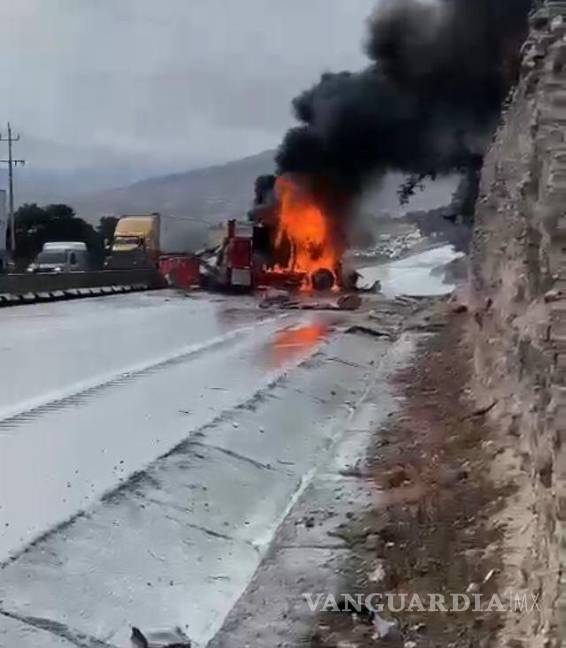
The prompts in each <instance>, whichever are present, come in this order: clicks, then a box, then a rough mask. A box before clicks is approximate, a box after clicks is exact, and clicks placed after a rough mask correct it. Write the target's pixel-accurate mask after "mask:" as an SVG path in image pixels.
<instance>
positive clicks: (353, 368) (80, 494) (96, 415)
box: [0, 270, 426, 648]
mask: <svg viewBox="0 0 566 648" xmlns="http://www.w3.org/2000/svg"><path fill="white" fill-rule="evenodd" d="M419 271H420V270H419ZM425 283H426V282H425ZM1 315H2V316H1V318H0V373H1V378H2V383H1V384H2V385H3V389H2V391H1V393H0V562H1V563H3V564H2V565H1V566H0V569H1V575H0V646H4V645H6V646H8V645H10V646H11V645H18V646H21V648H28V646H29V648H31V647H32V646H33V647H34V648H35V646H37V645H42V646H43V645H45V646H48V647H51V646H57V648H69V647H72V646H86V647H87V648H89V647H90V646H96V647H97V648H102V647H104V646H126V645H127V634H128V628H129V626H130V624H132V623H135V624H142V625H144V626H145V627H158V628H168V629H171V628H174V627H177V626H178V627H180V628H182V629H185V630H186V631H187V633H188V634H190V636H191V638H192V639H193V640H194V641H195V643H196V645H197V646H204V645H206V644H207V642H208V641H209V640H211V639H212V637H213V636H214V635H215V633H216V632H217V631H218V629H219V628H220V626H221V625H222V622H223V620H224V618H225V617H226V615H227V614H229V612H230V610H231V609H232V608H233V607H234V605H235V603H236V601H237V600H238V598H239V597H240V595H241V594H242V592H243V591H244V589H245V588H246V586H247V584H248V583H249V581H250V579H251V578H252V576H253V574H254V573H255V571H256V569H257V567H258V565H259V564H260V563H261V560H262V558H263V557H264V555H265V552H266V550H267V548H268V547H269V544H270V542H271V541H272V539H273V537H274V534H275V532H276V530H277V529H278V527H279V525H280V524H281V522H282V521H283V520H284V519H285V518H286V516H287V514H288V512H289V511H290V509H291V507H292V506H293V505H294V504H295V503H296V502H297V501H298V500H299V498H300V497H301V494H302V493H303V492H304V491H305V489H306V488H307V487H308V486H309V484H310V483H311V481H312V480H313V478H314V477H315V475H316V474H317V471H318V470H319V469H320V467H321V466H323V465H325V463H326V462H327V461H328V460H329V457H330V456H331V454H332V452H333V448H335V445H336V443H337V442H338V441H340V439H342V438H343V436H344V432H345V430H346V429H348V428H352V429H358V428H360V426H361V425H362V424H361V423H360V421H361V420H362V419H363V420H364V423H363V426H364V427H365V428H367V429H368V430H369V429H374V426H375V425H376V424H377V422H378V420H380V419H381V418H383V417H384V416H386V414H387V412H388V411H391V407H392V406H391V396H390V395H389V393H388V390H387V388H386V382H385V380H386V370H385V367H386V366H387V365H388V364H389V362H390V356H391V353H392V345H391V343H390V342H389V341H387V340H373V339H372V341H371V343H370V344H368V340H367V339H365V338H364V337H361V336H354V335H344V334H342V333H341V331H340V321H339V320H336V319H334V318H335V316H333V315H330V314H326V315H325V314H309V313H297V312H296V313H292V314H291V313H287V314H282V315H279V314H273V313H271V314H266V313H264V312H261V311H258V309H257V307H256V305H255V304H254V303H253V302H252V301H251V300H248V299H247V298H235V299H214V298H211V297H206V296H203V297H201V298H197V299H187V298H183V297H179V296H176V295H175V294H173V293H168V292H159V293H147V294H136V295H126V296H115V297H111V298H102V299H93V300H86V301H83V302H74V303H55V304H44V305H35V306H27V307H25V308H14V309H10V310H4V311H2V314H1ZM393 346H395V345H393ZM393 352H394V350H393ZM376 381H377V382H376ZM370 393H371V403H367V402H366V401H367V399H368V394H370ZM368 405H370V407H369V409H368ZM367 412H370V414H367ZM360 416H361V419H360ZM352 426H353V427H352Z"/></svg>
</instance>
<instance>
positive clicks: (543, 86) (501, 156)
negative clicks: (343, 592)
mask: <svg viewBox="0 0 566 648" xmlns="http://www.w3.org/2000/svg"><path fill="white" fill-rule="evenodd" d="M471 291H472V295H471V297H472V304H473V308H474V316H475V322H476V324H475V327H476V330H475V333H474V334H475V338H476V340H477V344H476V350H477V352H476V369H477V376H478V378H479V381H480V383H481V385H482V388H483V390H484V391H485V393H488V394H491V395H492V397H493V398H495V399H497V400H498V402H499V403H500V405H499V416H500V420H501V421H506V423H507V433H508V434H509V435H510V443H512V444H515V446H516V450H517V453H518V455H519V456H520V458H521V462H522V467H523V470H524V471H525V472H526V473H527V474H528V476H529V479H530V483H531V486H532V489H533V498H532V501H533V509H534V510H533V511H532V514H533V520H534V525H535V527H536V529H535V531H534V534H533V538H534V539H535V541H534V542H533V546H532V547H530V549H529V551H528V552H526V555H524V557H523V562H522V564H521V565H520V566H518V567H519V568H520V570H521V573H522V574H523V575H524V579H525V584H526V585H528V587H529V589H530V590H531V591H533V592H535V593H540V595H541V597H542V599H541V601H542V605H541V610H540V612H539V613H538V614H535V616H534V618H533V620H532V632H533V635H532V637H533V639H532V640H531V641H530V642H529V639H528V638H526V640H527V643H525V644H524V645H541V646H543V645H551V646H553V645H560V644H561V643H562V640H561V638H562V637H565V638H566V575H565V574H564V569H563V567H564V564H565V563H566V535H565V534H566V2H551V1H548V2H546V3H545V4H544V7H543V8H542V9H539V10H538V11H537V13H536V14H535V15H534V16H533V18H532V21H531V34H530V37H529V40H528V41H527V43H526V45H525V46H524V58H523V69H522V75H521V81H520V83H519V85H518V87H517V89H516V90H515V92H514V94H513V97H512V98H511V99H510V102H509V104H508V106H507V108H506V111H505V114H504V117H503V122H502V126H501V128H500V130H499V132H498V135H497V137H496V140H495V142H494V144H493V146H492V149H491V151H490V153H489V155H488V157H487V159H486V162H485V166H484V170H483V174H482V183H481V191H480V199H479V203H478V206H477V214H476V231H475V238H474V243H473V248H472V259H471ZM543 637H544V642H548V643H544V642H543V641H542V638H543ZM535 638H538V639H540V641H535ZM564 645H566V639H565V640H564Z"/></svg>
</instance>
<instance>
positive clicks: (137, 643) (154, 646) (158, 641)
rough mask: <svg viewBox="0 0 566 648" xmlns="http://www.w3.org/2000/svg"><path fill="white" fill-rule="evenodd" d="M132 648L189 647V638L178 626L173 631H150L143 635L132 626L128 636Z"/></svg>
mask: <svg viewBox="0 0 566 648" xmlns="http://www.w3.org/2000/svg"><path fill="white" fill-rule="evenodd" d="M130 641H131V645H132V648H191V646H192V644H191V641H190V639H189V638H188V637H187V636H186V635H185V633H184V632H183V631H182V630H181V629H180V628H175V630H174V631H173V632H152V633H148V634H147V635H144V634H143V632H142V631H141V630H140V629H139V628H136V627H133V628H132V636H131V638H130Z"/></svg>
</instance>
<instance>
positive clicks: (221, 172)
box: [73, 151, 274, 225]
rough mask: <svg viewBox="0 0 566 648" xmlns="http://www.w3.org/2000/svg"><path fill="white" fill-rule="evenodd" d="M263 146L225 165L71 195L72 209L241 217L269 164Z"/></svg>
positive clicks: (94, 213) (91, 216)
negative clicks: (259, 149) (259, 151)
mask: <svg viewBox="0 0 566 648" xmlns="http://www.w3.org/2000/svg"><path fill="white" fill-rule="evenodd" d="M273 157H274V152H273V151H265V152H263V153H260V154H258V155H254V156H252V157H248V158H244V159H241V160H236V161H234V162H228V163H227V164H222V165H217V166H212V167H207V168H204V169H197V170H194V171H187V172H183V173H174V174H170V175H165V176H158V177H154V178H149V179H147V180H142V181H140V182H135V183H133V184H130V185H127V186H125V187H122V188H117V189H110V190H106V191H100V192H96V193H91V194H89V195H84V196H81V197H78V198H75V199H74V200H73V205H74V207H75V209H76V211H77V213H78V214H79V215H80V216H82V217H83V218H85V219H87V220H89V221H91V222H94V221H97V220H98V219H99V218H100V217H101V216H119V215H121V214H128V213H130V214H131V213H147V212H162V213H165V214H169V215H172V216H177V217H182V218H190V219H195V221H203V222H204V223H206V224H208V225H214V224H216V223H220V222H224V221H226V220H227V219H228V218H233V217H237V218H242V217H243V215H244V214H245V213H246V212H247V210H248V209H249V208H250V205H251V202H252V200H253V192H254V181H255V179H256V177H257V176H258V175H260V174H262V173H271V172H272V171H273V168H274V161H273Z"/></svg>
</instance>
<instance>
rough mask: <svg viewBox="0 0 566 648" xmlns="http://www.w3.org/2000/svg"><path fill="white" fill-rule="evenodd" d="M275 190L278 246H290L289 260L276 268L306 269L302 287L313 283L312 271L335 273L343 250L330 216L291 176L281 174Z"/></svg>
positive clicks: (285, 269)
mask: <svg viewBox="0 0 566 648" xmlns="http://www.w3.org/2000/svg"><path fill="white" fill-rule="evenodd" d="M276 193H277V197H278V199H279V206H280V207H279V220H278V225H277V233H276V237H275V249H276V251H278V252H279V251H281V250H283V249H284V248H285V246H287V247H288V255H287V256H288V261H287V263H286V264H279V265H278V266H277V267H276V270H279V271H292V272H297V273H305V283H304V285H303V288H309V287H310V278H311V275H312V274H313V273H314V272H316V271H317V270H320V269H322V268H324V269H326V270H330V271H331V272H332V273H334V275H335V277H336V272H337V269H338V266H339V263H340V260H341V256H342V253H341V250H340V246H339V245H337V243H336V240H335V237H334V236H333V231H332V224H331V221H330V219H329V218H328V216H327V215H326V214H325V213H324V212H323V211H322V209H321V208H320V207H319V206H318V205H317V204H316V202H315V201H314V199H313V197H312V195H310V193H309V192H308V191H307V190H306V189H305V188H304V187H303V186H301V184H299V183H298V182H296V181H295V180H294V179H292V178H291V177H290V176H281V177H280V178H278V180H277V184H276ZM279 256H281V255H279Z"/></svg>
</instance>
